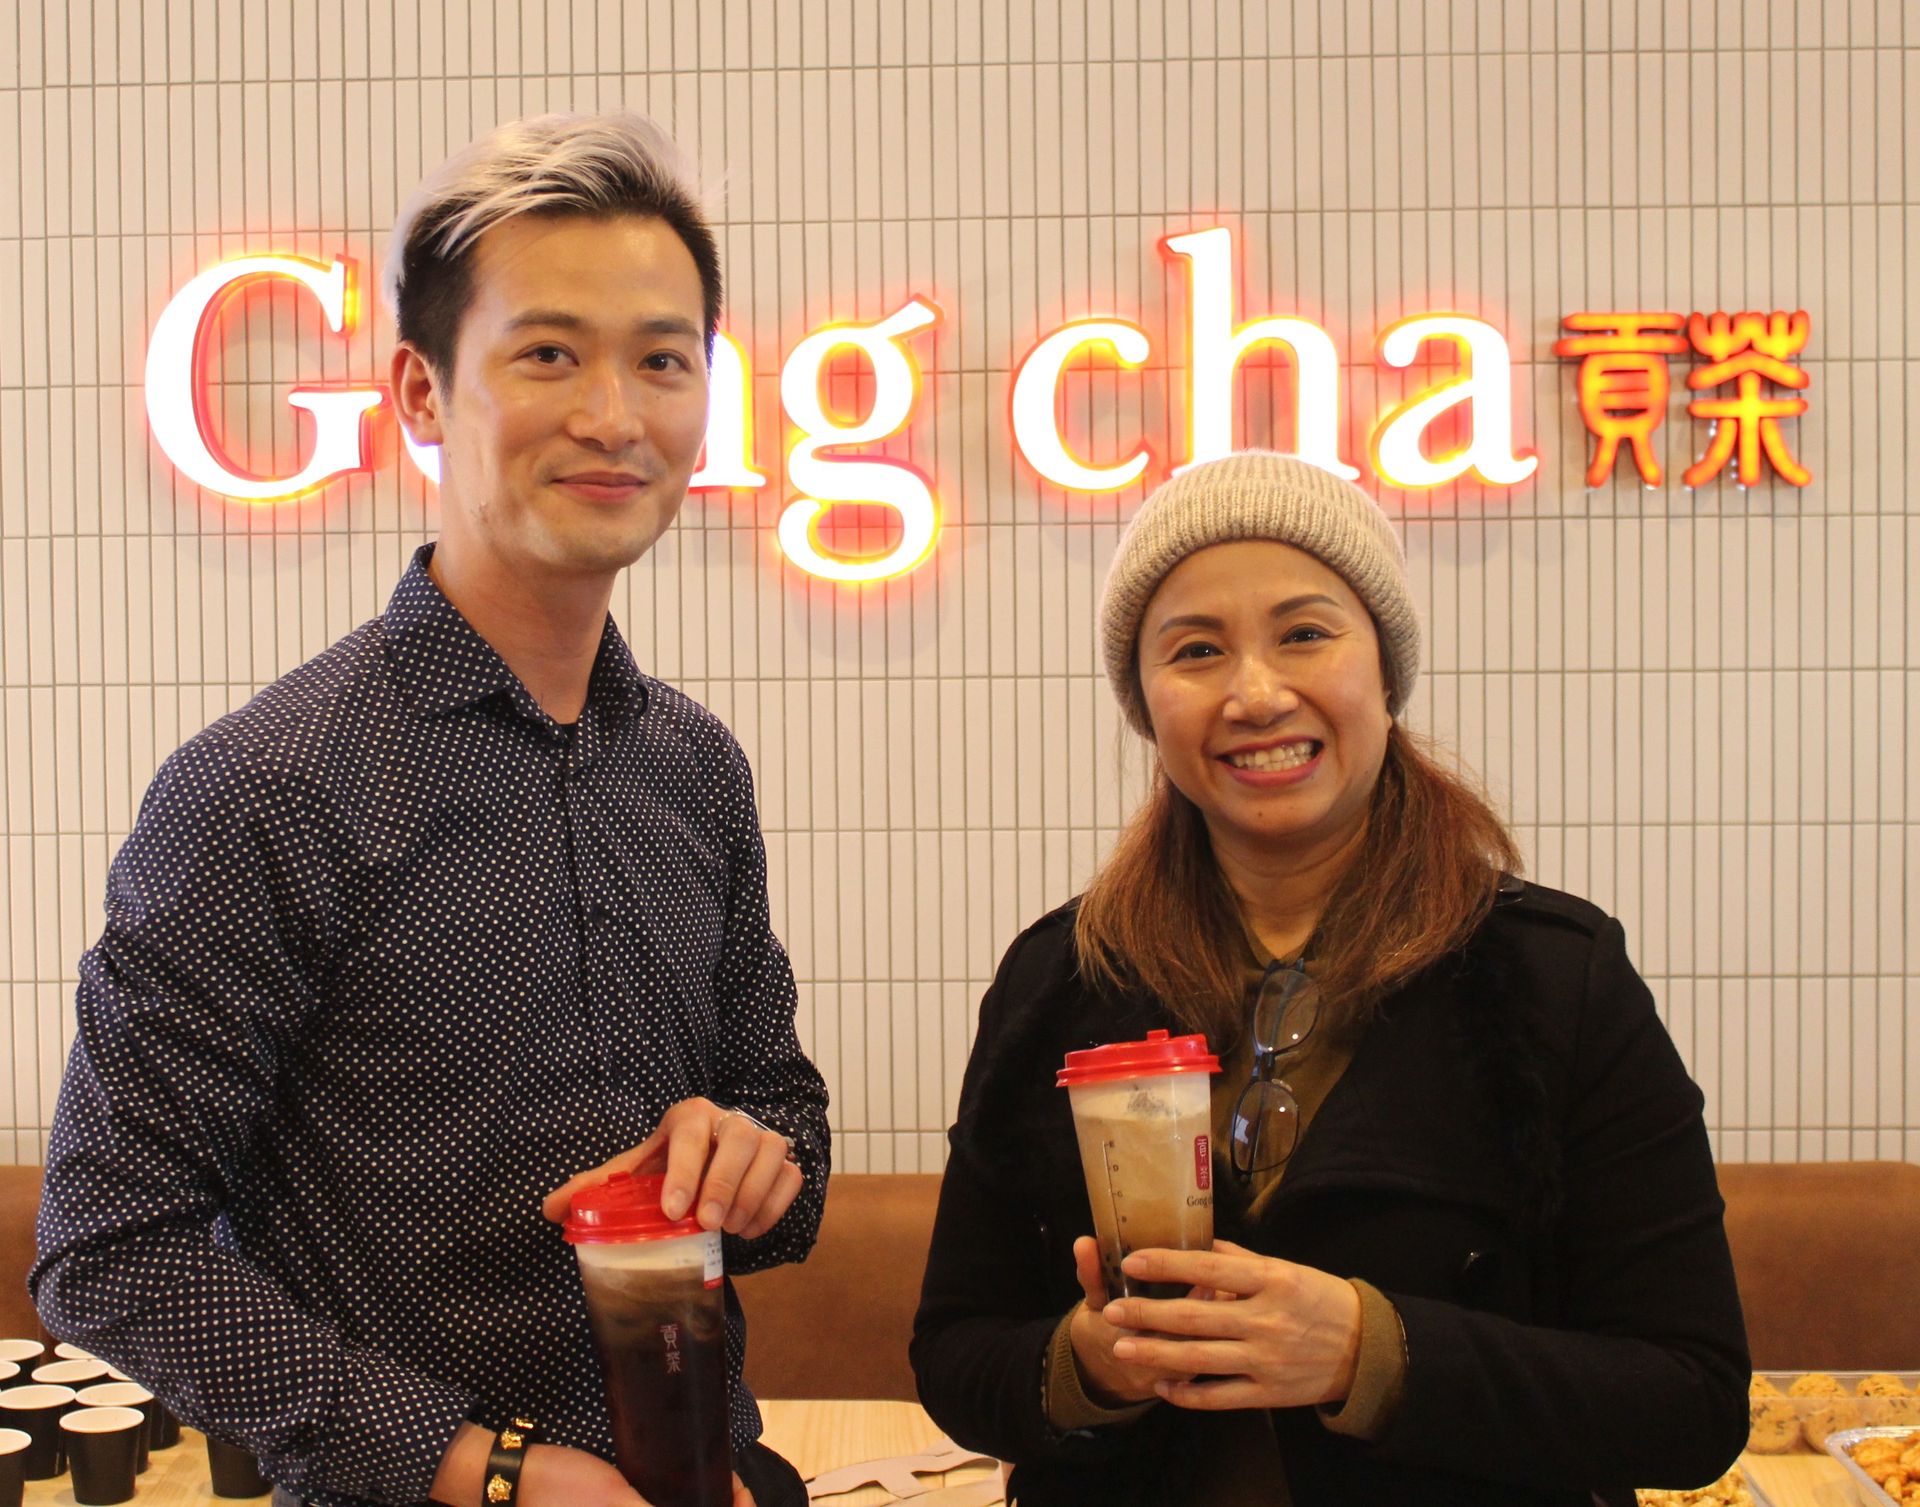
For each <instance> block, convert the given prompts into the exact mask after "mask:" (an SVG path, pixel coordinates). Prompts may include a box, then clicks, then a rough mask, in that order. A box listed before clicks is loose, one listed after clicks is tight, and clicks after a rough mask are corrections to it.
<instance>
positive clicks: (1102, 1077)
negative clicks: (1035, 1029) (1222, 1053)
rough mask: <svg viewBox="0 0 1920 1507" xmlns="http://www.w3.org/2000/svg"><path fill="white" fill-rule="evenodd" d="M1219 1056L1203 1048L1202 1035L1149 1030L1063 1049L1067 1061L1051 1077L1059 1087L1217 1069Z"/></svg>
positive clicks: (1214, 1070)
mask: <svg viewBox="0 0 1920 1507" xmlns="http://www.w3.org/2000/svg"><path fill="white" fill-rule="evenodd" d="M1219 1071H1220V1059H1219V1058H1218V1057H1216V1056H1214V1055H1213V1053H1211V1052H1209V1051H1208V1050H1207V1038H1206V1037H1204V1036H1169V1035H1168V1034H1167V1033H1166V1032H1165V1031H1149V1032H1147V1039H1146V1040H1145V1041H1116V1042H1113V1043H1112V1044H1111V1045H1108V1046H1104V1047H1089V1048H1088V1049H1087V1050H1086V1051H1084V1052H1069V1053H1067V1065H1066V1066H1065V1067H1063V1068H1061V1069H1060V1076H1059V1077H1058V1078H1056V1079H1055V1080H1054V1084H1055V1086H1056V1087H1059V1088H1073V1087H1075V1086H1077V1085H1079V1084H1084V1083H1111V1082H1112V1081H1114V1080H1115V1079H1116V1078H1153V1077H1157V1076H1159V1075H1160V1074H1162V1073H1217V1072H1219Z"/></svg>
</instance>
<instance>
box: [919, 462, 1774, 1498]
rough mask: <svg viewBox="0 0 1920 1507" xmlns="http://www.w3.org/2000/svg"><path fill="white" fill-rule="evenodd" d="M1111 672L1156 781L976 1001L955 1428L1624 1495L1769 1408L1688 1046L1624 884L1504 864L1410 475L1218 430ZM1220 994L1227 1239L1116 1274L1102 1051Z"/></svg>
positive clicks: (1252, 1468) (1322, 1473) (1204, 1006)
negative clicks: (1088, 1129) (1115, 1291)
mask: <svg viewBox="0 0 1920 1507" xmlns="http://www.w3.org/2000/svg"><path fill="white" fill-rule="evenodd" d="M1100 626H1101V634H1102V638H1103V644H1104V649H1105V657H1106V667H1107V674H1108V677H1109V679H1110V680H1111V682H1112V684H1113V688H1114V692H1115V694H1116V696H1117V697H1118V698H1119V701H1120V704H1121V707H1122V709H1123V711H1124V712H1125V714H1126V716H1127V719H1128V720H1129V721H1130V722H1131V723H1132V725H1133V726H1134V728H1135V729H1136V730H1138V731H1139V732H1140V733H1142V734H1143V735H1144V736H1146V737H1147V738H1148V739H1149V740H1150V741H1151V743H1152V745H1153V749H1154V753H1155V755H1156V761H1157V766H1158V767H1157V769H1156V772H1155V777H1154V787H1153V791H1152V794H1151V796H1150V798H1149V799H1148V801H1147V802H1146V804H1145V806H1144V807H1143V809H1142V810H1141V812H1140V813H1139V814H1138V816H1137V817H1136V818H1135V819H1134V821H1133V823H1132V825H1131V826H1130V828H1129V829H1128V831H1127V832H1126V833H1125V834H1124V835H1123V837H1122V839H1121V841H1120V843H1119V844H1118V846H1117V848H1116V849H1115V851H1114V853H1113V855H1112V857H1111V859H1110V860H1109V861H1108V863H1107V864H1106V866H1105V867H1104V868H1103V869H1102V870H1101V872H1100V873H1099V874H1098V875H1097V876H1096V878H1095V879H1094V881H1093V883H1092V884H1091V885H1090V886H1089V887H1088V889H1087V892H1086V893H1085V895H1083V896H1082V897H1081V898H1080V899H1079V900H1078V901H1077V902H1075V903H1073V904H1070V905H1067V906H1065V907H1063V908H1062V909H1060V910H1058V911H1056V912H1054V913H1053V914H1051V915H1048V916H1045V917H1042V918H1041V919H1040V920H1039V921H1038V922H1036V923H1035V924H1034V925H1033V926H1032V927H1030V928H1029V929H1028V930H1027V931H1026V932H1025V933H1023V934H1022V935H1021V936H1020V937H1019V938H1017V939H1016V940H1015V942H1014V944H1013V946H1012V947H1011V948H1010V949H1009V950H1008V952H1007V955H1006V957H1005V959H1004V960H1003V961H1002V963H1001V966H1000V970H999V973H998V976H997V977H996V978H995V980H994V982H993V985H992V987H991V988H990V989H989V990H988V992H987V994H986V997H985V999H984V1000H983V1001H982V1003H981V1007H980V1026H979V1034H978V1037H977V1039H976V1041H975V1045H974V1050H973V1056H972V1060H971V1061H970V1063H969V1065H968V1069H967V1075H966V1081H965V1085H964V1087H963V1089H962V1091H961V1099H960V1109H959V1115H958V1119H957V1121H956V1123H955V1125H954V1127H953V1130H952V1133H951V1142H952V1155H951V1159H950V1161H949V1163H948V1167H947V1173H946V1178H945V1181H944V1184H943V1187H942V1192H941V1200H940V1212H939V1217H938V1220H937V1222H936V1226H935V1230H934V1239H933V1248H932V1251H931V1253H930V1257H929V1261H928V1267H927V1276H926V1286H925V1289H924V1291H923V1294H922V1301H921V1308H920V1312H919V1315H918V1317H917V1319H916V1321H915V1326H914V1341H913V1363H914V1369H915V1373H916V1375H917V1377H918V1379H919V1386H920V1395H921V1398H922V1400H923V1401H924V1402H925V1404H926V1406H927V1409H928V1411H929V1412H931V1413H932V1414H933V1416H934V1418H935V1419H936V1420H937V1421H938V1422H939V1423H940V1424H941V1425H942V1426H943V1427H944V1428H946V1429H947V1430H948V1432H950V1433H951V1434H952V1435H953V1437H954V1438H955V1439H957V1440H959V1441H961V1442H962V1443H964V1444H967V1445H969V1446H971V1447H974V1448H977V1449H981V1450H985V1451H989V1452H991V1453H993V1454H995V1455H998V1456H1000V1457H1001V1458H1002V1459H1005V1460H1008V1461H1011V1462H1013V1464H1014V1466H1015V1470H1014V1474H1013V1482H1012V1484H1013V1489H1014V1491H1015V1493H1016V1494H1017V1497H1018V1500H1019V1501H1020V1502H1021V1503H1023V1504H1026V1507H1046V1504H1049V1503H1059V1502H1100V1503H1149V1502H1151V1503H1176V1502H1177V1503H1186V1502H1194V1503H1201V1502H1205V1503H1213V1502H1220V1503H1237V1502H1288V1501H1291V1502H1293V1503H1296V1504H1301V1507H1307V1504H1318V1503H1349V1502H1350V1503H1354V1504H1360V1503H1366V1504H1375V1503H1392V1504H1395V1507H1406V1504H1411V1503H1450V1502H1459V1503H1469V1502H1470V1503H1472V1504H1474V1507H1489V1504H1499V1503H1508V1502H1511V1503H1522V1502H1524V1503H1566V1504H1567V1507H1575V1504H1578V1507H1588V1504H1590V1503H1591V1502H1593V1501H1594V1500H1595V1499H1596V1497H1597V1498H1598V1499H1599V1500H1602V1501H1605V1502H1609V1503H1622V1504H1630V1503H1631V1502H1632V1501H1633V1494H1632V1488H1633V1487H1635V1486H1684V1485H1696V1484H1704V1483H1705V1482H1707V1481H1710V1480H1712V1479H1713V1478H1715V1477H1716V1476H1718V1475H1719V1474H1720V1472H1721V1471H1722V1470H1724V1469H1725V1467H1726V1466H1727V1465H1728V1464H1729V1463H1731V1462H1732V1460H1733V1459H1734V1457H1735V1456H1736V1455H1737V1454H1738V1453H1739V1450H1740V1448H1741V1446H1742V1444H1743V1443H1744V1442H1745V1435H1746V1425H1747V1412H1746V1385H1747V1380H1748V1363H1747V1356H1746V1345H1745V1336H1744V1330H1743V1326H1742V1322H1741V1316H1740V1307H1739V1300H1738V1298H1737V1296H1736V1294H1735V1291H1734V1281H1733V1269H1732V1263H1731V1260H1730V1259H1729V1256H1728V1252H1727V1245H1726V1237H1725V1234H1724V1232H1723V1229H1722V1224H1721V1212H1722V1205H1721V1202H1720V1198H1719V1195H1718V1191H1717V1189H1716V1187H1715V1183H1714V1172H1713V1164H1712V1160H1711V1156H1710V1154H1709V1151H1708V1146H1707V1138H1706V1133H1705V1129H1704V1126H1703V1124H1702V1121H1701V1114H1700V1111H1701V1105H1702V1100H1701V1096H1700V1093H1699V1090H1698V1089H1697V1088H1695V1086H1694V1085H1693V1083H1692V1082H1691V1081H1690V1080H1689V1078H1688V1077H1687V1074H1686V1071H1685V1069H1684V1068H1683V1067H1682V1066H1681V1063H1680V1060H1679V1057H1678V1055H1677V1054H1676V1052H1675V1051H1674V1048H1673V1045H1672V1043H1671V1041H1670V1040H1669V1039H1668V1037H1667V1035H1666V1032H1665V1030H1664V1029H1663V1027H1662V1026H1661V1024H1660V1021H1659V1018H1658V1016H1657V1015H1656V1014H1655V1011H1654V1006H1653V1000H1652V998H1651V996H1650V995H1649V994H1648V992H1647V989H1646V986H1645V985H1644V984H1643V983H1642V982H1641V981H1640V979H1639V977H1638V976H1637V975H1636V974H1635V972H1634V970H1633V967H1632V965H1631V964H1630V963H1629V962H1628V961H1627V953H1626V947H1625V941H1624V937H1623V935H1622V932H1621V928H1620V925H1619V923H1618V922H1616V921H1613V920H1611V919H1609V918H1608V917H1607V916H1605V915H1604V914H1603V913H1601V912H1600V911H1599V910H1597V909H1595V908H1594V907H1593V906H1591V905H1588V904H1586V903H1585V902H1583V901H1580V900H1577V899H1574V898H1572V897H1571V896H1568V895H1563V894H1559V893H1556V892H1554V891H1552V890H1547V889H1543V888H1540V887H1537V886H1534V885H1528V884H1523V883H1522V882H1521V881H1519V880H1518V879H1516V878H1514V877H1513V874H1514V871H1516V870H1517V869H1518V867H1519V859H1518V855H1517V853H1516V852H1515V849H1514V844H1513V841H1512V839H1511V838H1510V837H1509V836H1508V834H1507V832H1506V830H1505V829H1504V827H1502V825H1501V823H1500V821H1499V818H1498V817H1497V816H1495V814H1494V813H1493V812H1492V811H1491V810H1490V809H1489V808H1488V806H1487V805H1486V803H1485V802H1484V801H1483V800H1482V799H1481V798H1480V797H1479V796H1478V795H1476V794H1475V793H1474V792H1473V791H1472V790H1471V789H1470V788H1468V787H1467V786H1466V785H1464V784H1463V783H1462V782H1461V781H1460V780H1458V779H1457V778H1455V777H1454V776H1452V775H1450V774H1448V773H1447V772H1445V771H1444V770H1443V769H1441V768H1440V767H1439V766H1438V765H1437V764H1435V763H1434V762H1433V761H1432V760H1431V759H1430V758H1429V757H1428V756H1427V755H1426V754H1424V753H1423V752H1422V751H1421V749H1420V747H1419V746H1418V744H1417V743H1416V742H1415V741H1414V739H1413V738H1412V737H1411V736H1410V735H1409V734H1408V733H1407V732H1406V730H1405V729H1404V728H1403V727H1402V726H1401V725H1400V723H1399V721H1398V720H1397V718H1398V714H1399V712H1400V711H1401V710H1402V708H1403V707H1404V706H1405V704H1406V701H1407V696H1408V694H1409V692H1410V691H1411V689H1412V686H1413V680H1414V675H1415V672H1416V669H1417V666H1418V656H1419V625H1418V622H1417V620H1416V618H1415V615H1414V610H1413V604H1412V599H1411V594H1410V592H1409V590H1408V586H1407V578H1406V567H1405V563H1404V560H1403V558H1402V556H1401V553H1400V549H1399V545H1398V542H1397V540H1396V538H1395V535H1394V533H1393V531H1392V529H1391V527H1390V526H1389V524H1388V523H1387V520H1386V518H1385V517H1384V515H1383V514H1381V512H1380V510H1379V509H1378V508H1377V507H1376V506H1375V505H1374V503H1373V502H1372V501H1371V500H1370V499H1369V498H1368V497H1367V496H1366V495H1365V494H1364V493H1363V492H1361V491H1360V490H1359V489H1358V488H1356V487H1353V486H1351V485H1349V484H1348V483H1346V482H1343V481H1341V480H1339V479H1338V478H1336V477H1334V476H1332V475H1331V474H1329V473H1327V472H1325V471H1321V470H1319V469H1317V468H1315V467H1312V466H1309V465H1307V464H1306V463H1304V462H1302V461H1299V460H1295V459H1292V458H1288V457H1283V456H1277V455H1270V454H1264V453H1248V454H1240V455H1234V456H1229V457H1226V458H1225V459H1222V460H1218V461H1214V462H1210V463H1207V464H1204V465H1200V466H1196V467H1193V468H1192V469H1190V470H1188V471H1185V472H1183V473H1182V474H1180V475H1179V476H1177V477H1176V478H1174V479H1173V480H1171V481H1169V482H1168V483H1167V484H1166V485H1164V486H1163V487H1161V488H1160V489H1159V490H1158V491H1156V492H1155V493H1154V494H1153V495H1152V496H1151V497H1149V498H1148V499H1147V501H1146V502H1145V503H1144V504H1143V505H1142V507H1141V509H1140V512H1139V513H1138V515H1137V516H1136V517H1135V518H1134V520H1133V521H1132V523H1131V524H1130V525H1129V527H1128V529H1127V531H1126V533H1125V534H1124V536H1123V537H1122V539H1121V542H1120V546H1119V550H1118V553H1117V555H1116V557H1115V560H1114V563H1113V568H1112V571H1111V574H1110V575H1109V577H1108V581H1107V586H1106V592H1105V596H1104V599H1103V601H1102V604H1101V625H1100ZM1154 1028H1167V1029H1171V1030H1173V1031H1174V1032H1175V1033H1176V1034H1178V1033H1179V1032H1182V1031H1185V1032H1204V1033H1205V1034H1206V1036H1207V1037H1208V1039H1209V1042H1210V1044H1211V1046H1212V1048H1213V1050H1214V1051H1216V1052H1217V1053H1218V1054H1219V1056H1220V1059H1221V1062H1222V1071H1221V1073H1220V1074H1219V1075H1218V1076H1217V1077H1216V1078H1215V1079H1214V1080H1213V1098H1212V1118H1213V1145H1214V1147H1215V1148H1216V1150H1215V1167H1214V1173H1213V1180H1214V1186H1215V1189H1216V1233H1217V1234H1218V1235H1219V1236H1220V1237H1221V1238H1220V1239H1219V1240H1217V1241H1216V1244H1215V1246H1214V1248H1213V1250H1212V1251H1194V1252H1175V1251H1165V1250H1162V1251H1140V1252H1135V1253H1134V1254H1132V1255H1131V1256H1129V1257H1128V1258H1127V1261H1126V1263H1125V1270H1126V1272H1127V1273H1128V1274H1129V1275H1130V1276H1133V1277H1137V1278H1140V1279H1141V1280H1143V1281H1150V1282H1155V1283H1172V1284H1179V1285H1181V1286H1191V1287H1192V1288H1193V1289H1194V1290H1195V1291H1194V1293H1193V1295H1192V1296H1190V1297H1187V1298H1174V1299H1160V1300H1155V1299H1148V1298H1142V1297H1126V1298H1118V1297H1116V1298H1113V1299H1112V1300H1111V1301H1109V1295H1108V1293H1107V1292H1106V1290H1105V1283H1104V1281H1103V1278H1102V1275H1101V1268H1100V1263H1099V1259H1098V1256H1097V1253H1096V1250H1095V1247H1094V1242H1093V1240H1092V1239H1091V1238H1090V1234H1091V1231H1092V1229H1093V1222H1092V1216H1091V1213H1090V1210H1089V1205H1088V1199H1087V1193H1086V1188H1085V1184H1084V1181H1083V1179H1082V1175H1081V1169H1080V1163H1079V1158H1078V1153H1077V1149H1076V1145H1075V1140H1074V1133H1073V1127H1072V1121H1071V1116H1070V1111H1069V1107H1068V1100H1067V1095H1066V1094H1065V1093H1064V1092H1062V1091H1061V1090H1060V1089H1058V1088H1056V1087H1055V1086H1054V1075H1055V1072H1056V1070H1057V1069H1058V1068H1059V1067H1060V1065H1061V1062H1062V1059H1063V1057H1064V1056H1065V1054H1066V1053H1067V1052H1068V1051H1071V1050H1075V1049H1079V1048H1083V1047H1087V1046H1090V1045H1094V1044H1099V1043H1107V1042H1115V1041H1126V1040H1136V1039H1139V1038H1140V1037H1142V1036H1144V1035H1145V1033H1146V1032H1147V1031H1148V1030H1150V1029H1154Z"/></svg>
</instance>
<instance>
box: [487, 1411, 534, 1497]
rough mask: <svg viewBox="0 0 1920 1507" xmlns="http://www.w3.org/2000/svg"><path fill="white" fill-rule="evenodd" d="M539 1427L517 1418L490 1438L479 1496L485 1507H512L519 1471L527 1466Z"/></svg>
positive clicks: (531, 1422) (518, 1491) (516, 1494)
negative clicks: (530, 1449)
mask: <svg viewBox="0 0 1920 1507" xmlns="http://www.w3.org/2000/svg"><path fill="white" fill-rule="evenodd" d="M539 1433H540V1425H539V1424H537V1423H535V1422H534V1421H533V1420H532V1419H531V1418H526V1417H519V1416H516V1417H515V1418H514V1419H513V1420H512V1421H511V1422H510V1423H508V1424H507V1425H506V1427H505V1428H503V1429H501V1430H500V1432H499V1433H497V1434H495V1435H494V1436H493V1449H492V1451H491V1452H490V1453H489V1454H488V1455H487V1483H486V1485H485V1487H484V1488H482V1491H481V1495H482V1496H483V1497H484V1498H485V1499H486V1504H487V1507H513V1502H514V1499H515V1498H516V1497H518V1496H519V1495H520V1467H521V1466H522V1465H524V1464H526V1462H527V1448H528V1446H529V1445H531V1444H532V1443H533V1441H534V1440H535V1439H536V1438H537V1437H538V1436H539Z"/></svg>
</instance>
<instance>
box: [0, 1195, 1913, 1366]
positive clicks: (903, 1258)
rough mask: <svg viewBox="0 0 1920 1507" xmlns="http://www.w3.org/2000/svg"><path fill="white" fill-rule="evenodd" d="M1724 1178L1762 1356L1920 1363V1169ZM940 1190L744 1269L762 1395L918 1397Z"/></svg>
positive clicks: (751, 1355)
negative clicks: (915, 1351) (911, 1353)
mask: <svg viewBox="0 0 1920 1507" xmlns="http://www.w3.org/2000/svg"><path fill="white" fill-rule="evenodd" d="M1720 1186H1721V1190H1722V1192H1723V1193H1724V1194H1725V1196H1726V1200H1727V1235H1728V1238H1729V1240H1730V1241H1731V1243H1732V1245H1733V1254H1734V1264H1735V1266H1736V1267H1737V1268H1738V1271H1739V1276H1740V1291H1741V1297H1742V1300H1743V1301H1744V1303H1745V1305H1746V1312H1747V1332H1748V1336H1749V1339H1750V1342H1751V1345H1752V1349H1753V1356H1754V1363H1755V1365H1756V1366H1757V1367H1759V1368H1760V1369H1762V1370H1788V1369H1814V1368H1818V1369H1822V1370H1839V1369H1869V1370H1912V1369H1920V1166H1914V1165H1911V1164H1909V1163H1906V1162H1805V1163H1798V1164H1795V1163H1750V1164H1746V1165H1726V1166H1722V1167H1721V1168H1720ZM939 1193H940V1179H939V1177H938V1176H937V1175H933V1174H908V1173H893V1174H872V1175H862V1174H857V1173H856V1174H848V1173H842V1174H839V1175H837V1176H836V1177H835V1178H834V1179H833V1182H832V1185H831V1188H830V1190H829V1193H828V1198H827V1216H826V1219H825V1221H824V1222H823V1224H822V1225H821V1230H820V1242H819V1244H818V1245H817V1246H816V1247H815V1249H814V1253H813V1255H812V1256H811V1257H810V1258H809V1259H808V1260H807V1261H806V1262H805V1263H804V1264H802V1265H799V1266H785V1267H779V1268H777V1269H775V1270H773V1271H770V1272H761V1273H757V1274H756V1275H754V1276H750V1277H743V1278H741V1279H740V1284H739V1286H740V1296H741V1301H742V1303H743V1304H744V1305H745V1306H746V1309H747V1321H748V1333H749V1344H748V1347H747V1354H748V1361H747V1377H748V1380H749V1382H750V1383H751V1384H752V1386H753V1388H754V1390H755V1391H756V1392H758V1393H759V1394H760V1395H761V1396H763V1397H877V1398H902V1399H909V1400H910V1399H912V1397H913V1396H914V1388H913V1373H912V1371H911V1370H910V1369H909V1367H908V1365H907V1336H908V1334H909V1333H910V1332H911V1329H912V1324H913V1311H914V1307H915V1305H916V1304H917V1302H918V1301H919V1295H920V1278H921V1274H922V1272H923V1271H924V1270H925V1268H926V1254H927V1242H928V1239H929V1237H930V1235H931V1233H932V1230H933V1211H934V1205H935V1203H936V1201H937V1200H938V1198H939ZM39 1197H40V1169H39V1168H38V1167H0V1335H25V1336H29V1337H34V1336H40V1335H41V1330H40V1325H39V1320H38V1318H37V1316H36V1315H35V1314H34V1311H33V1308H32V1306H31V1305H30V1304H29V1303H28V1302H27V1295H26V1288H25V1280H26V1272H27V1267H28V1265H29V1264H30V1262H31V1261H32V1257H33V1217H34V1213H35V1210H36V1209H37V1207H38V1205H39Z"/></svg>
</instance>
